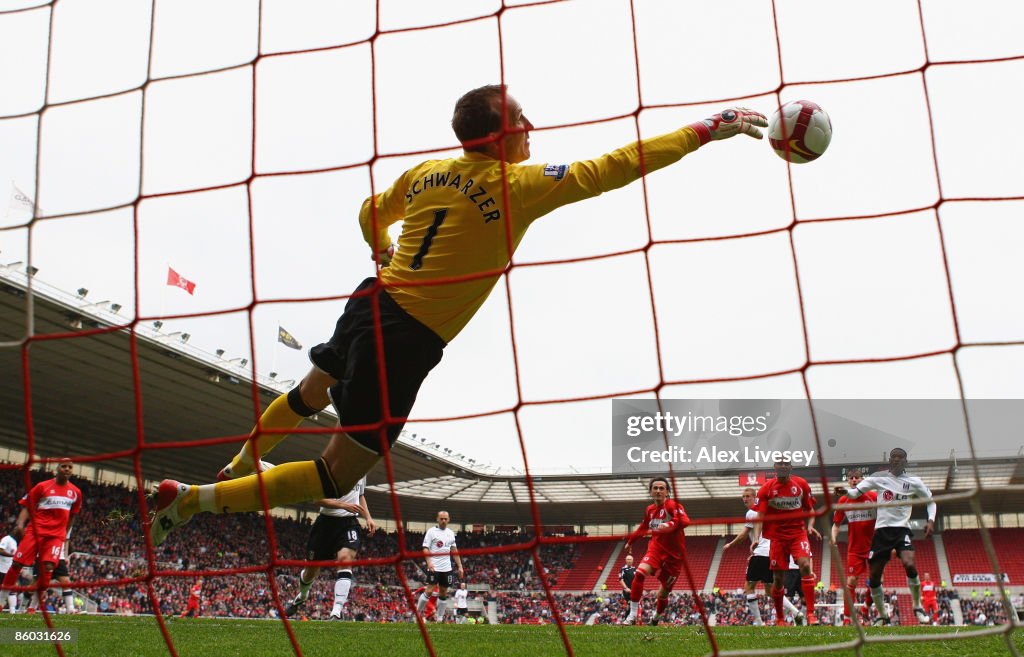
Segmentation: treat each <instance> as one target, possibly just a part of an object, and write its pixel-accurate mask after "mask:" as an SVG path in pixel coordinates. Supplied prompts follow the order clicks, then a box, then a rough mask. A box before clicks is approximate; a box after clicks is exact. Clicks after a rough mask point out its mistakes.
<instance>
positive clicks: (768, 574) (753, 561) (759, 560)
mask: <svg viewBox="0 0 1024 657" xmlns="http://www.w3.org/2000/svg"><path fill="white" fill-rule="evenodd" d="M770 566H771V559H769V558H768V557H758V556H752V557H750V559H748V560H747V581H748V582H762V583H763V584H771V583H772V582H773V581H774V579H775V578H774V577H773V576H772V569H771V567H770Z"/></svg>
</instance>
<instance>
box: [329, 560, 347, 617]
mask: <svg viewBox="0 0 1024 657" xmlns="http://www.w3.org/2000/svg"><path fill="white" fill-rule="evenodd" d="M351 589H352V571H351V570H339V571H338V577H337V579H335V580H334V609H333V610H331V613H332V614H334V615H340V614H341V610H342V609H343V608H344V607H345V603H347V602H348V592H349V591H350V590H351Z"/></svg>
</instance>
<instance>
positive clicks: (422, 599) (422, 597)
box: [416, 591, 430, 615]
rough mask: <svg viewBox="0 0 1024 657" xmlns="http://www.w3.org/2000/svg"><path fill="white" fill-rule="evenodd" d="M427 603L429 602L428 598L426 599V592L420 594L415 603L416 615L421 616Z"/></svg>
mask: <svg viewBox="0 0 1024 657" xmlns="http://www.w3.org/2000/svg"><path fill="white" fill-rule="evenodd" d="M428 602H430V598H428V597H427V592H426V591H424V592H423V593H420V599H419V600H417V601H416V613H418V614H420V615H422V614H423V610H424V609H426V608H427V603H428Z"/></svg>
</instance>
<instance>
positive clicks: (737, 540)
mask: <svg viewBox="0 0 1024 657" xmlns="http://www.w3.org/2000/svg"><path fill="white" fill-rule="evenodd" d="M748 536H750V528H749V527H744V528H743V529H742V531H740V533H739V534H737V535H736V538H734V539H732V540H731V541H729V542H728V543H726V544H725V545H723V546H722V549H723V550H728V549H729V548H731V547H732V546H734V545H736V544H737V543H742V542H743V541H744V540H745V539H746V538H747V537H748Z"/></svg>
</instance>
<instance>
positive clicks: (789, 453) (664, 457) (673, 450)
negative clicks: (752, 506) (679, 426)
mask: <svg viewBox="0 0 1024 657" xmlns="http://www.w3.org/2000/svg"><path fill="white" fill-rule="evenodd" d="M626 459H627V460H628V461H629V462H630V463H722V464H728V463H736V464H743V465H758V466H762V465H771V464H772V463H775V462H776V461H780V460H784V461H789V462H790V463H792V464H793V465H797V466H806V465H811V462H812V461H813V460H814V450H813V449H808V450H799V449H795V450H777V449H776V450H765V449H761V448H760V447H744V448H743V449H721V448H719V447H716V446H711V447H701V448H700V449H697V450H692V449H686V448H685V447H679V446H677V445H670V446H669V448H668V449H660V450H651V449H643V448H642V447H630V448H629V449H627V450H626Z"/></svg>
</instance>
